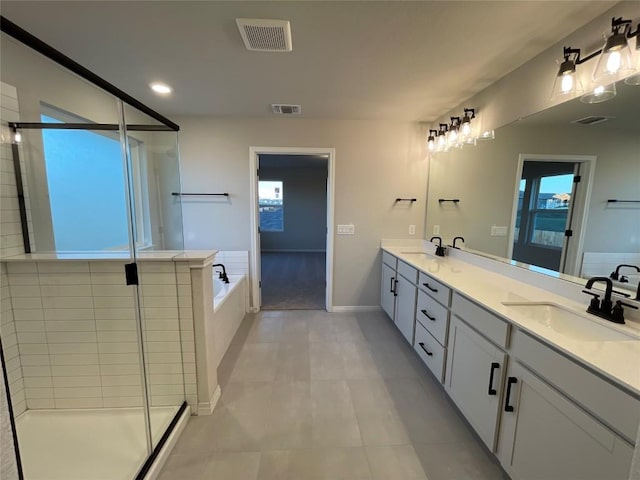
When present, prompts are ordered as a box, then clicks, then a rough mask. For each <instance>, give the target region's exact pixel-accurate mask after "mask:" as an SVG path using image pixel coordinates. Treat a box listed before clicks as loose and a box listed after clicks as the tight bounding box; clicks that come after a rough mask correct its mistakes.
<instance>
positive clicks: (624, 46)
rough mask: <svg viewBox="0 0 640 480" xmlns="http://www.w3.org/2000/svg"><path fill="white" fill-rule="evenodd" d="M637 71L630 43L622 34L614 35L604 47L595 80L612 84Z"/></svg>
mask: <svg viewBox="0 0 640 480" xmlns="http://www.w3.org/2000/svg"><path fill="white" fill-rule="evenodd" d="M635 69H636V67H635V64H634V58H633V53H632V52H631V46H630V45H629V41H628V40H627V38H626V36H625V35H624V34H622V33H618V34H614V35H611V36H610V37H609V38H607V41H606V42H605V44H604V47H602V53H601V54H600V56H599V57H598V61H597V62H596V67H595V69H594V70H593V80H594V81H596V82H603V83H610V82H612V81H613V80H615V79H617V78H620V77H621V76H624V75H627V74H629V73H631V72H633V71H634V70H635Z"/></svg>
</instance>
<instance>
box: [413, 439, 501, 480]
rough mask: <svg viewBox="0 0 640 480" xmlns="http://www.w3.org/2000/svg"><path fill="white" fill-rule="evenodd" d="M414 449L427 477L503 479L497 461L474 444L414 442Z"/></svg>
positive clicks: (469, 479)
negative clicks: (426, 443) (425, 443)
mask: <svg viewBox="0 0 640 480" xmlns="http://www.w3.org/2000/svg"><path fill="white" fill-rule="evenodd" d="M414 448H415V451H416V455H417V456H418V458H419V459H420V462H421V465H422V468H423V469H424V471H425V472H426V474H427V477H428V478H429V480H484V479H496V480H497V479H501V478H504V477H503V473H502V470H501V469H500V467H499V466H498V465H497V463H496V462H495V461H492V459H491V458H490V457H489V456H488V455H487V454H486V453H485V452H484V451H482V449H481V448H480V447H479V446H478V445H477V444H473V443H455V444H438V443H436V444H428V445H424V444H422V445H421V444H416V445H414Z"/></svg>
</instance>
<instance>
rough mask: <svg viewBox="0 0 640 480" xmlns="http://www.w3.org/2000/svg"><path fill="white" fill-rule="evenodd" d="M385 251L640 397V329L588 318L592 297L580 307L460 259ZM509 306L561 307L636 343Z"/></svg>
mask: <svg viewBox="0 0 640 480" xmlns="http://www.w3.org/2000/svg"><path fill="white" fill-rule="evenodd" d="M382 249H383V250H385V251H387V252H388V253H390V254H391V255H393V256H395V257H397V258H398V259H399V260H402V261H403V262H405V263H408V264H409V265H411V266H413V267H415V268H416V269H418V270H420V271H422V272H424V273H426V274H428V275H431V276H433V277H434V278H435V279H436V280H438V281H440V282H442V283H444V284H446V285H447V286H449V287H451V288H452V289H454V290H456V291H458V292H459V293H461V294H463V295H465V296H467V297H469V298H470V299H472V300H474V301H475V302H476V303H478V304H479V305H481V306H483V307H484V308H486V309H487V310H490V311H491V312H493V313H495V314H497V315H499V316H500V317H502V318H504V319H505V320H507V321H509V322H510V323H512V324H513V325H514V326H515V327H517V328H520V329H522V330H524V331H527V332H529V333H530V334H532V335H533V336H535V337H537V338H539V339H541V340H543V341H545V342H546V343H548V344H550V345H552V346H553V347H554V348H556V349H558V350H560V351H562V352H564V353H566V354H567V355H568V356H570V357H572V358H574V359H576V360H578V361H579V362H581V363H583V364H585V365H586V366H588V367H589V368H591V369H592V370H594V371H597V372H598V373H600V374H601V375H602V376H604V377H606V378H609V379H610V380H612V381H614V382H615V383H618V384H620V385H622V386H624V387H626V389H627V390H630V391H632V392H634V393H635V394H636V395H638V396H640V329H638V328H636V327H635V326H631V325H618V324H614V323H611V322H608V321H606V320H602V319H600V318H598V317H596V316H594V315H589V314H586V313H585V309H586V305H587V303H588V298H587V297H586V296H585V303H584V304H580V303H577V302H575V301H572V300H570V299H567V298H565V297H561V296H559V295H555V294H553V293H551V292H548V291H546V290H542V289H540V288H537V287H533V286H531V285H528V284H526V283H523V282H520V281H517V280H514V279H512V278H509V277H506V276H504V275H500V274H498V273H494V272H491V271H488V270H485V269H483V268H480V267H477V266H475V265H471V264H470V263H467V262H464V261H462V260H460V259H457V258H453V257H448V256H447V257H444V258H442V257H436V256H434V255H432V254H431V252H427V254H425V253H417V252H418V251H420V250H422V249H418V248H415V247H408V246H404V247H402V246H383V247H382ZM408 252H409V253H408ZM411 252H414V253H411ZM503 302H548V303H553V304H557V305H561V306H563V307H564V308H566V309H567V310H570V311H571V312H574V313H577V314H579V315H581V316H582V317H584V321H585V322H589V321H592V322H595V323H597V324H600V325H602V326H605V327H607V328H611V329H613V330H616V331H618V332H623V333H625V334H628V335H630V337H629V340H610V341H607V340H601V341H600V340H596V341H594V339H593V337H591V338H583V337H584V336H581V335H580V333H581V332H580V331H579V330H577V329H574V330H573V331H572V330H571V329H562V330H554V329H552V328H549V327H548V326H546V325H545V324H544V323H543V322H540V321H536V320H533V319H531V318H527V315H526V314H524V313H523V312H521V311H517V309H514V308H512V307H508V306H505V305H503ZM590 317H593V318H590ZM634 323H635V322H634Z"/></svg>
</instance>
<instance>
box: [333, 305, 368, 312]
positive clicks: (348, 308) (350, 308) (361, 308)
mask: <svg viewBox="0 0 640 480" xmlns="http://www.w3.org/2000/svg"><path fill="white" fill-rule="evenodd" d="M379 310H380V305H334V306H333V308H332V310H331V311H332V312H335V313H346V312H377V311H379Z"/></svg>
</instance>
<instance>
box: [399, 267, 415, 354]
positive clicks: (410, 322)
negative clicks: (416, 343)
mask: <svg viewBox="0 0 640 480" xmlns="http://www.w3.org/2000/svg"><path fill="white" fill-rule="evenodd" d="M416 291H417V288H416V286H415V285H414V284H413V283H411V282H410V281H409V280H407V279H406V278H404V277H402V276H398V287H397V289H396V294H397V295H398V297H397V299H396V318H395V322H396V327H398V330H400V331H401V332H402V335H404V338H406V339H407V342H409V344H410V345H413V333H414V332H413V331H414V328H415V324H416Z"/></svg>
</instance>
